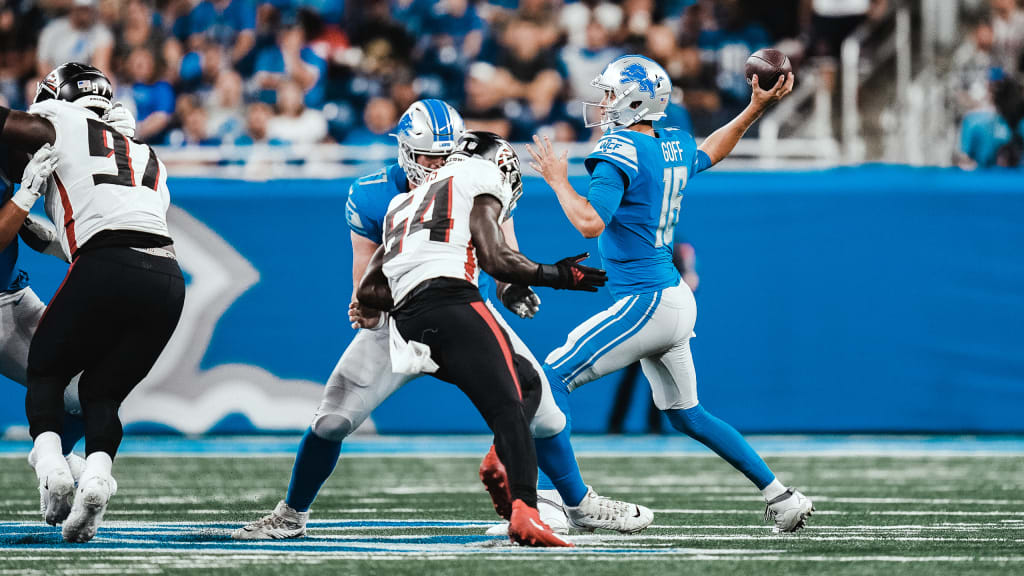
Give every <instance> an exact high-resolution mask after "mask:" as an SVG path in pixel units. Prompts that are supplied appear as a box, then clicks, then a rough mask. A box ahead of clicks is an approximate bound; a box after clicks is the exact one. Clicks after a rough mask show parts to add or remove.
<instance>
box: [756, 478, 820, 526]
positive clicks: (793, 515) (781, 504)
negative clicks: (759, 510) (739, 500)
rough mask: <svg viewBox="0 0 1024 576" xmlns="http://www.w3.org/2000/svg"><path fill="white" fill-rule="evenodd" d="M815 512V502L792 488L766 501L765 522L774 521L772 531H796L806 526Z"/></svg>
mask: <svg viewBox="0 0 1024 576" xmlns="http://www.w3.org/2000/svg"><path fill="white" fill-rule="evenodd" d="M813 512H814V503H813V502H811V499H810V498H808V497H806V496H804V495H803V494H801V493H800V492H798V491H797V490H794V489H793V488H790V489H788V490H786V491H785V492H783V493H782V494H780V495H779V496H777V497H775V498H773V499H772V500H770V501H768V502H766V503H765V507H764V519H765V522H768V521H772V522H774V523H775V526H773V527H772V532H774V533H776V534H778V533H779V532H796V531H797V530H799V529H801V528H803V527H804V525H805V524H806V523H807V519H808V518H810V517H811V514H812V513H813Z"/></svg>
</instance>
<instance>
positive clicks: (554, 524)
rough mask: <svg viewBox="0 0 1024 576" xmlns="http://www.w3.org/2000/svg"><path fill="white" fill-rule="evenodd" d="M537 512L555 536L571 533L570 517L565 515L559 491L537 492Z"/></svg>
mask: <svg viewBox="0 0 1024 576" xmlns="http://www.w3.org/2000/svg"><path fill="white" fill-rule="evenodd" d="M537 512H539V513H540V519H541V520H543V521H544V523H545V524H547V525H548V526H550V527H551V531H552V532H554V533H555V534H568V533H569V517H568V516H566V514H565V507H564V505H563V504H562V495H561V494H559V493H558V490H537Z"/></svg>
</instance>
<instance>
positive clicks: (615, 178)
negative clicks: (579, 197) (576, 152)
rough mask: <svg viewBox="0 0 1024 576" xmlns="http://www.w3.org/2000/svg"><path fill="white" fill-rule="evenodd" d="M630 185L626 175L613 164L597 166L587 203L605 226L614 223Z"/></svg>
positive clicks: (592, 175)
mask: <svg viewBox="0 0 1024 576" xmlns="http://www.w3.org/2000/svg"><path fill="white" fill-rule="evenodd" d="M628 184H629V180H628V179H627V178H626V175H625V174H623V173H622V170H619V169H618V168H617V167H616V166H615V165H614V164H612V163H611V162H605V161H598V162H597V163H596V164H595V166H594V169H593V171H592V172H591V174H590V188H589V189H588V190H587V201H589V202H590V205H591V206H593V207H594V210H595V211H597V215H598V216H600V217H601V220H603V221H604V223H605V225H608V223H609V222H611V221H612V216H614V215H615V211H616V210H618V208H619V203H621V202H622V195H623V194H624V193H625V192H626V186H627V185H628Z"/></svg>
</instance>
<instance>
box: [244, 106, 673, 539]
mask: <svg viewBox="0 0 1024 576" xmlns="http://www.w3.org/2000/svg"><path fill="white" fill-rule="evenodd" d="M396 131H397V133H396V134H395V135H394V136H395V137H396V138H397V140H398V148H399V155H398V162H397V163H396V164H392V165H390V166H388V167H386V168H384V169H382V170H380V171H378V172H375V173H373V174H370V175H368V176H364V177H362V178H360V179H358V180H356V182H355V183H354V184H353V185H352V187H351V189H350V190H349V194H348V201H347V204H346V208H345V217H346V220H347V221H348V226H349V229H350V236H351V239H352V282H353V305H354V303H355V291H356V289H357V288H358V286H359V281H360V280H361V279H362V278H363V273H364V272H365V270H366V267H367V265H368V264H369V262H370V259H371V258H372V257H373V254H374V252H375V251H376V250H377V247H378V246H380V245H381V243H382V241H383V228H384V224H383V223H384V217H385V215H386V213H387V208H388V204H389V203H390V202H391V199H392V198H394V197H395V196H396V195H398V194H404V193H407V192H409V191H410V190H411V189H413V188H416V187H417V186H419V185H420V184H422V183H423V182H424V181H426V179H427V177H428V176H430V175H431V174H432V173H433V172H434V171H435V170H437V169H438V168H440V167H441V166H442V165H444V162H445V160H446V158H447V157H448V156H449V155H450V154H451V153H452V152H454V151H455V146H456V143H457V142H458V141H459V138H460V137H461V136H462V135H463V133H464V132H465V128H464V125H463V122H462V118H461V117H460V116H459V114H458V112H456V111H455V109H454V108H452V107H451V106H449V105H448V104H446V103H444V102H442V101H440V100H420V101H417V102H414V103H413V104H412V105H411V106H410V107H409V109H408V110H406V112H405V113H404V114H403V115H402V117H401V118H400V120H399V122H398V126H397V128H396ZM502 232H503V233H504V236H505V238H506V241H507V242H508V244H509V245H510V246H511V247H512V248H517V247H518V246H517V243H516V240H515V229H514V224H513V221H512V219H511V218H509V219H508V220H506V221H505V222H504V223H503V224H502ZM479 285H480V292H481V293H482V295H483V297H484V301H485V302H486V303H487V306H489V307H490V308H491V311H492V313H493V315H494V317H495V319H496V320H497V321H498V322H499V323H502V324H503V322H504V321H503V320H502V319H501V315H500V314H498V312H497V310H495V309H494V307H493V304H491V296H492V294H494V295H496V296H497V298H498V299H499V300H501V302H502V303H503V304H504V305H505V306H506V307H507V308H508V309H509V310H511V311H512V312H514V313H515V314H517V315H518V316H520V317H523V318H531V317H533V315H534V314H535V313H536V312H537V310H538V309H539V306H540V299H539V298H538V297H537V295H536V294H535V293H534V292H533V291H532V290H531V289H530V288H529V287H526V286H518V285H506V284H500V285H496V283H495V282H494V280H493V279H491V278H485V275H484V274H483V273H482V272H481V274H480V279H479ZM355 310H357V308H353V311H352V312H351V313H350V319H351V320H352V321H353V328H356V327H359V322H357V312H355ZM503 328H504V330H505V331H506V332H507V333H508V335H509V337H510V339H511V341H512V344H513V349H514V351H515V352H516V354H519V355H521V356H523V357H525V358H527V359H528V360H529V361H530V362H531V363H532V364H534V368H535V370H536V372H537V374H538V375H541V374H543V370H542V368H541V366H540V363H539V362H537V361H536V360H535V359H534V357H533V354H532V353H530V351H529V349H528V348H527V347H526V345H525V344H523V342H522V341H521V340H520V339H519V338H518V337H517V336H516V335H515V332H513V331H512V330H511V329H510V328H508V326H505V325H503ZM415 377H416V376H415V375H409V374H398V373H393V372H392V371H391V362H390V352H389V348H388V327H387V323H386V320H385V319H384V318H383V315H382V318H381V320H380V322H379V323H378V324H376V326H374V327H372V328H368V329H363V330H359V332H358V333H357V334H356V336H355V338H354V339H353V340H352V342H351V343H350V344H349V346H348V348H347V349H346V350H345V352H344V354H343V355H342V357H341V359H340V360H338V364H337V365H336V366H335V368H334V371H333V372H332V374H331V376H330V378H329V379H328V381H327V385H326V387H325V388H324V394H323V399H322V401H321V403H320V406H319V408H318V409H317V411H316V414H315V415H314V416H313V421H312V423H311V424H310V427H309V429H308V430H307V431H306V434H305V435H304V436H303V439H302V442H301V443H300V444H299V452H298V454H297V455H296V458H295V464H294V466H293V468H292V477H291V481H290V482H289V485H288V493H287V495H286V496H285V499H284V500H282V501H281V502H279V503H278V505H277V507H276V508H275V509H274V511H273V512H272V513H271V514H269V515H267V516H265V517H263V518H261V519H259V520H256V521H255V522H252V523H250V524H248V525H246V526H243V527H242V528H239V529H238V530H236V531H235V532H234V533H233V534H232V537H233V538H235V539H239V540H258V539H279V538H298V537H302V536H304V535H305V533H306V522H307V520H308V518H309V508H310V506H311V505H312V503H313V500H314V499H315V498H316V496H317V494H318V492H319V491H320V487H321V486H322V485H323V483H324V482H325V481H326V480H327V478H328V477H329V476H330V475H331V473H332V472H333V470H334V467H335V465H336V464H337V461H338V456H339V454H340V452H341V444H342V441H344V439H345V438H346V437H347V436H348V435H349V434H351V433H352V432H354V431H355V430H356V429H357V428H358V427H359V426H360V425H361V424H362V423H363V422H364V421H365V420H366V419H367V417H369V415H370V413H371V412H372V411H373V410H374V409H375V408H376V407H377V406H379V405H380V404H381V403H382V402H383V401H384V400H385V399H387V398H388V397H389V396H390V395H391V394H392V393H394V392H395V391H396V390H398V389H399V388H401V387H402V386H403V385H405V384H406V383H407V382H409V381H410V380H412V379H414V378H415ZM542 380H543V378H542ZM542 385H543V386H544V393H543V395H542V399H541V404H540V407H539V408H538V409H537V413H536V415H535V416H534V419H533V421H532V422H531V432H532V433H533V434H534V437H535V438H545V437H549V436H554V435H556V434H558V433H559V432H561V430H562V429H563V428H564V427H565V417H564V416H563V414H562V413H561V411H560V410H559V408H558V406H557V405H556V404H555V403H554V400H553V395H552V394H551V393H550V391H549V390H548V387H547V383H546V380H544V382H543V383H542ZM573 464H574V469H575V462H574V463H573ZM576 475H577V476H578V470H577V472H576ZM481 479H482V480H484V483H485V485H486V486H487V488H488V491H489V492H491V495H492V498H493V499H494V500H495V508H496V509H499V508H500V509H499V513H500V514H501V513H503V512H504V511H505V510H504V506H505V505H504V504H503V503H502V500H503V499H507V508H508V510H507V512H508V514H511V505H512V500H511V498H510V497H509V496H508V486H507V483H506V482H505V481H504V471H503V467H502V466H501V463H500V461H498V459H497V456H496V455H495V453H494V450H493V448H492V450H491V452H490V453H489V454H488V455H487V457H486V458H485V459H484V464H483V466H482V467H481ZM598 504H601V505H603V506H604V507H608V506H618V507H620V508H623V509H625V508H627V507H629V506H633V505H629V504H626V503H624V502H617V501H614V500H610V499H606V498H598V499H595V500H594V507H593V508H594V509H593V510H592V511H591V514H590V515H589V516H588V518H593V519H595V521H596V519H598V518H600V517H601V513H602V509H600V508H598V507H597V505H598ZM640 508H642V509H643V511H644V514H640V515H639V516H632V518H633V520H632V521H631V523H630V530H629V531H636V530H638V529H642V528H644V527H646V526H647V525H648V524H650V521H651V519H652V518H651V517H652V516H653V515H651V514H650V511H649V510H647V509H646V508H643V507H640ZM640 508H636V507H633V508H629V509H630V510H634V509H640ZM506 519H507V518H506ZM639 524H642V526H640V525H639ZM597 527H603V526H597ZM552 528H553V529H556V530H558V528H559V527H557V526H553V527H552ZM561 531H563V532H564V528H563V529H562V530H561Z"/></svg>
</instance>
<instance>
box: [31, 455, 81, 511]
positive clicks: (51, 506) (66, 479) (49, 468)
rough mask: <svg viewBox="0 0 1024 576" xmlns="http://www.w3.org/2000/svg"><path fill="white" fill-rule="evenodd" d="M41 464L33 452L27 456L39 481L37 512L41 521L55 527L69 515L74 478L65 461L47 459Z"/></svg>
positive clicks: (72, 497)
mask: <svg viewBox="0 0 1024 576" xmlns="http://www.w3.org/2000/svg"><path fill="white" fill-rule="evenodd" d="M43 460H46V461H45V462H41V461H40V458H39V455H38V453H37V452H36V451H35V450H32V452H30V453H29V455H28V463H29V464H31V465H32V468H34V469H35V471H36V477H37V478H38V479H39V511H40V512H41V513H42V515H43V520H44V521H45V522H46V523H47V524H49V525H51V526H56V525H57V524H60V523H61V522H63V521H64V519H65V518H67V517H68V514H70V513H71V504H72V500H73V499H74V497H75V478H74V476H72V474H71V469H70V468H69V467H68V465H67V462H66V461H65V460H61V459H56V458H49V459H43Z"/></svg>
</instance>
